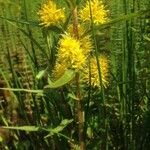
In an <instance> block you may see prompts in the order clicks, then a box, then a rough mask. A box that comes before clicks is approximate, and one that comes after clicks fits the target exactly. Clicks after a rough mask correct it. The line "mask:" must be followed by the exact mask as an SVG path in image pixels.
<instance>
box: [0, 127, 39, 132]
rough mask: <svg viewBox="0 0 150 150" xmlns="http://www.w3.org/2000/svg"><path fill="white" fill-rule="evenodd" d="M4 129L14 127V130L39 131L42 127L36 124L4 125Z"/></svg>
mask: <svg viewBox="0 0 150 150" xmlns="http://www.w3.org/2000/svg"><path fill="white" fill-rule="evenodd" d="M2 128H4V129H12V130H23V131H28V132H35V131H39V129H40V127H36V126H20V127H4V126H3V127H2Z"/></svg>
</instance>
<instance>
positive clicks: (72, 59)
mask: <svg viewBox="0 0 150 150" xmlns="http://www.w3.org/2000/svg"><path fill="white" fill-rule="evenodd" d="M57 62H59V63H60V64H62V63H65V64H68V66H69V67H70V68H72V69H76V70H80V69H82V68H83V67H84V65H85V62H86V56H85V55H84V53H83V49H82V48H81V44H80V42H79V41H78V40H76V39H75V38H73V37H71V36H70V35H69V34H65V35H63V36H62V39H60V41H59V49H58V54H57Z"/></svg>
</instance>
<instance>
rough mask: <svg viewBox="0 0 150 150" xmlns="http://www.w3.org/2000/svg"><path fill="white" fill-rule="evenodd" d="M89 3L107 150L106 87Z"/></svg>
mask: <svg viewBox="0 0 150 150" xmlns="http://www.w3.org/2000/svg"><path fill="white" fill-rule="evenodd" d="M88 1H89V8H90V18H91V30H92V38H93V41H94V46H95V57H96V61H97V68H98V74H99V81H100V96H101V100H102V105H103V112H102V113H103V115H102V114H101V111H100V103H99V107H98V110H99V117H98V122H99V124H100V122H101V121H100V120H101V119H102V117H103V119H104V120H103V126H102V127H103V128H104V130H105V135H104V147H105V149H106V150H107V149H108V138H107V116H106V107H105V94H104V87H103V83H102V74H101V68H100V67H101V64H100V62H99V57H98V56H99V55H100V54H99V53H98V47H97V41H96V38H95V29H94V23H93V17H92V10H91V0H88Z"/></svg>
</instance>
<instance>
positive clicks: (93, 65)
mask: <svg viewBox="0 0 150 150" xmlns="http://www.w3.org/2000/svg"><path fill="white" fill-rule="evenodd" d="M99 64H100V72H101V77H102V85H103V86H104V87H106V86H107V84H108V79H107V77H108V66H109V65H108V59H107V57H106V56H105V55H101V56H100V57H99ZM89 77H91V85H92V86H93V87H99V86H100V80H99V72H98V67H97V61H96V58H95V57H94V58H91V60H90V72H89V69H86V70H84V76H83V79H84V81H86V82H87V83H89Z"/></svg>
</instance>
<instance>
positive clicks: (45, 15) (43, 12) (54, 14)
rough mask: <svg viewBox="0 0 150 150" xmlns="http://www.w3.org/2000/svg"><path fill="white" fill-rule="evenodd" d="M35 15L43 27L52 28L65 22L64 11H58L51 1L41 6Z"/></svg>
mask: <svg viewBox="0 0 150 150" xmlns="http://www.w3.org/2000/svg"><path fill="white" fill-rule="evenodd" d="M37 14H38V15H39V17H40V21H41V23H40V25H43V26H45V27H49V26H54V25H57V24H59V23H60V22H64V21H65V13H64V9H58V8H57V5H56V4H55V3H54V2H53V1H52V0H49V1H47V3H45V4H43V5H42V7H41V9H40V10H39V11H38V13H37Z"/></svg>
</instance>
